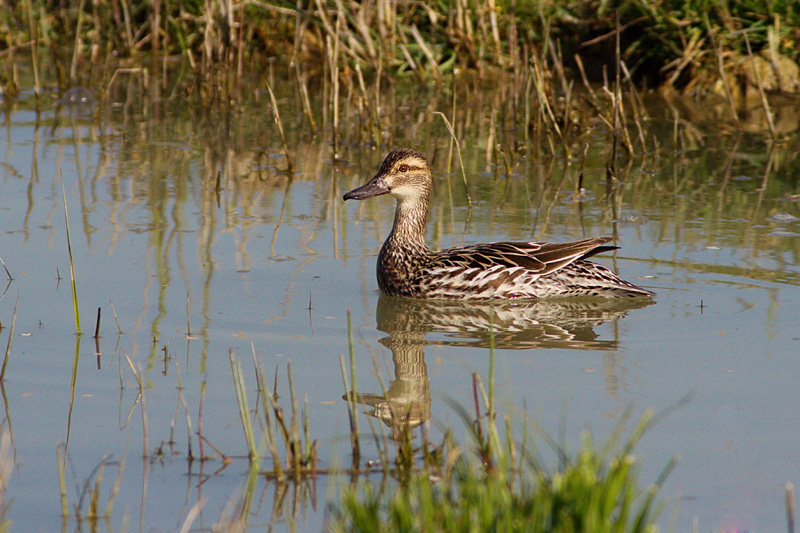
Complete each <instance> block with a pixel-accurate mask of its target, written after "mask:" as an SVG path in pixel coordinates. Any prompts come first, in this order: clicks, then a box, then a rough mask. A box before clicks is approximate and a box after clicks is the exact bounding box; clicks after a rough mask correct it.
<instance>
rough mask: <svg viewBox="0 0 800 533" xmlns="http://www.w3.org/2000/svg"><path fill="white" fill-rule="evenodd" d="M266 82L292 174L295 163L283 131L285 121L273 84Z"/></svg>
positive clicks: (288, 166) (287, 163)
mask: <svg viewBox="0 0 800 533" xmlns="http://www.w3.org/2000/svg"><path fill="white" fill-rule="evenodd" d="M266 84H267V90H268V91H269V100H270V102H272V114H273V115H274V117H275V124H277V125H278V133H280V136H281V142H282V143H283V153H284V155H285V157H286V165H287V169H286V172H288V173H289V174H291V173H292V169H293V168H294V164H293V162H292V156H291V155H290V154H289V147H288V146H287V145H286V135H285V134H284V132H283V122H282V121H281V114H280V112H279V111H278V102H276V101H275V94H274V93H273V92H272V86H270V84H269V81H267V82H266Z"/></svg>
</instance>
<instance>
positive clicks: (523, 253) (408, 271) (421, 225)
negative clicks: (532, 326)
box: [344, 148, 654, 300]
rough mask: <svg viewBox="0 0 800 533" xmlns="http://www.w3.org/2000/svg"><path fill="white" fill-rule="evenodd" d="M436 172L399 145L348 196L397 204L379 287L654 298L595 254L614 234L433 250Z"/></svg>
mask: <svg viewBox="0 0 800 533" xmlns="http://www.w3.org/2000/svg"><path fill="white" fill-rule="evenodd" d="M432 188H433V174H432V172H431V166H430V164H429V163H428V160H427V159H425V157H424V156H423V155H422V154H420V153H419V152H416V151H414V150H412V149H410V148H400V149H396V150H393V151H392V152H390V153H389V155H387V156H386V158H385V159H384V160H383V163H381V166H380V169H379V170H378V173H377V174H375V176H374V177H373V178H372V179H370V180H369V181H368V182H367V183H365V184H364V185H362V186H360V187H358V188H356V189H353V190H352V191H350V192H348V193H346V194H345V195H344V200H345V201H346V200H366V199H367V198H373V197H376V196H381V195H384V194H390V195H391V196H393V197H394V198H395V199H396V201H397V205H396V208H395V214H394V224H393V225H392V230H391V232H390V233H389V236H388V237H387V238H386V242H384V243H383V246H382V247H381V250H380V253H379V254H378V263H377V277H378V288H379V289H380V291H381V292H382V293H383V294H386V295H388V296H394V297H405V298H419V299H445V300H447V299H463V300H497V299H502V300H513V299H540V298H559V297H584V296H588V297H603V298H637V297H646V298H651V297H652V296H654V293H653V292H651V291H649V290H647V289H643V288H641V287H638V286H636V285H634V284H632V283H629V282H627V281H625V280H623V279H621V278H620V277H619V276H617V275H616V274H615V273H614V272H612V271H611V270H609V269H608V268H606V267H604V266H602V265H600V264H597V263H594V262H592V261H588V260H587V259H588V258H589V257H592V256H594V255H596V254H599V253H602V252H608V251H611V250H615V249H617V248H618V247H617V246H614V245H611V244H609V243H611V242H612V241H613V240H614V239H613V238H612V237H595V238H590V239H584V240H580V241H574V242H566V243H549V242H493V243H486V244H469V245H465V246H458V247H454V248H447V249H445V250H439V251H434V250H430V249H429V248H428V246H427V245H426V244H425V224H426V222H427V216H428V205H429V203H430V196H431V190H432Z"/></svg>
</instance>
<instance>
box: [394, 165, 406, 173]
mask: <svg viewBox="0 0 800 533" xmlns="http://www.w3.org/2000/svg"><path fill="white" fill-rule="evenodd" d="M397 170H399V171H400V172H408V165H400V168H398V169H397Z"/></svg>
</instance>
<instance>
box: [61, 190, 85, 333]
mask: <svg viewBox="0 0 800 533" xmlns="http://www.w3.org/2000/svg"><path fill="white" fill-rule="evenodd" d="M61 193H62V198H63V200H64V221H65V222H66V227H67V251H68V252H69V277H70V279H71V280H72V307H73V309H74V311H75V333H76V334H78V335H80V334H81V317H80V313H79V311H78V290H77V288H76V287H75V263H74V261H73V260H72V243H71V241H70V237H69V214H68V212H67V191H66V189H65V188H64V177H63V176H62V177H61Z"/></svg>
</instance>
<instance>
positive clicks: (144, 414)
mask: <svg viewBox="0 0 800 533" xmlns="http://www.w3.org/2000/svg"><path fill="white" fill-rule="evenodd" d="M123 353H125V352H123ZM125 359H127V361H128V366H129V367H130V369H131V372H132V373H133V377H134V378H135V379H136V383H137V384H138V386H139V395H138V397H137V399H140V400H141V412H142V457H145V458H146V457H147V456H148V450H149V448H150V446H149V445H148V443H147V441H148V438H147V412H146V410H145V401H144V384H143V383H142V377H141V376H140V372H141V369H140V371H139V372H137V371H136V368H135V367H134V366H133V361H132V360H131V358H130V356H129V355H128V354H127V353H125ZM135 403H136V402H135V401H134V404H135ZM132 409H133V407H131V410H132ZM129 416H130V414H129ZM126 424H127V422H126Z"/></svg>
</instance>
